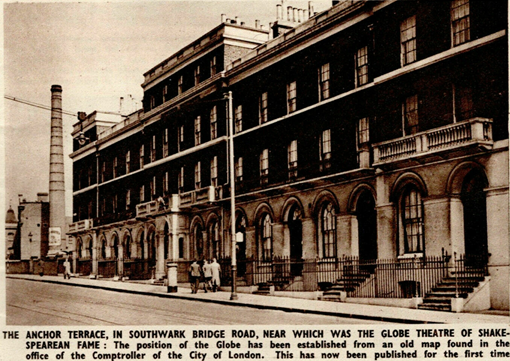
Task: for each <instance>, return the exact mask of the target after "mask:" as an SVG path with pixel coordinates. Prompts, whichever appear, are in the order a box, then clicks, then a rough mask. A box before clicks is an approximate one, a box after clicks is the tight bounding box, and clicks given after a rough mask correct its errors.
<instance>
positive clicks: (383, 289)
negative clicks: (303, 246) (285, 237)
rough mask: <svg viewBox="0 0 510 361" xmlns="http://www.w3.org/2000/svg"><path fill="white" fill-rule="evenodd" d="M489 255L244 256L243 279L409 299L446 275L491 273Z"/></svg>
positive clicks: (226, 270)
mask: <svg viewBox="0 0 510 361" xmlns="http://www.w3.org/2000/svg"><path fill="white" fill-rule="evenodd" d="M219 262H220V264H221V267H222V270H223V272H222V285H230V284H231V281H232V279H231V272H230V270H231V262H230V259H229V258H225V259H222V260H220V261H219ZM487 263H488V256H480V257H475V256H462V257H458V258H455V259H453V260H452V257H451V256H449V255H448V254H446V253H444V252H443V254H442V255H441V256H426V257H420V256H411V257H401V258H399V259H377V260H360V259H359V258H358V257H353V256H345V257H341V258H316V259H305V260H303V259H298V260H295V259H291V258H290V257H273V258H272V259H269V260H253V259H252V260H241V261H238V262H237V264H238V269H239V268H242V269H243V270H245V272H244V274H239V273H238V280H237V281H238V284H239V282H240V281H242V283H243V284H245V285H247V286H255V285H260V284H264V283H265V284H270V285H273V286H274V287H275V290H281V291H316V290H325V291H326V290H328V289H329V288H331V287H332V286H333V285H335V284H342V285H343V286H344V287H345V289H346V292H347V295H348V296H349V297H366V298H375V297H377V298H410V297H424V296H425V295H426V294H427V293H428V292H430V291H431V290H432V288H433V287H435V286H436V285H437V284H438V283H440V282H441V280H443V279H444V278H447V277H452V276H455V275H457V277H463V276H464V277H467V275H468V274H469V275H470V276H473V275H474V274H475V275H476V274H479V276H482V275H486V274H488V267H487Z"/></svg>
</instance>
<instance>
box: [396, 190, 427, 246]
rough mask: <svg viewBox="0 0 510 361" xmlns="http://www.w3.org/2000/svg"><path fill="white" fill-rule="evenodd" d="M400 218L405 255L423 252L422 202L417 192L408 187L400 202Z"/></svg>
mask: <svg viewBox="0 0 510 361" xmlns="http://www.w3.org/2000/svg"><path fill="white" fill-rule="evenodd" d="M400 217H401V222H402V223H401V224H402V231H403V232H401V234H402V235H403V242H404V244H403V246H404V252H405V253H417V252H423V246H424V238H423V202H422V198H421V193H420V192H419V190H418V189H417V188H416V187H415V186H413V185H411V186H408V187H407V188H406V189H405V190H404V192H403V194H402V200H401V209H400Z"/></svg>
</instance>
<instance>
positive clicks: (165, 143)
mask: <svg viewBox="0 0 510 361" xmlns="http://www.w3.org/2000/svg"><path fill="white" fill-rule="evenodd" d="M166 157H168V128H165V132H164V133H163V158H166Z"/></svg>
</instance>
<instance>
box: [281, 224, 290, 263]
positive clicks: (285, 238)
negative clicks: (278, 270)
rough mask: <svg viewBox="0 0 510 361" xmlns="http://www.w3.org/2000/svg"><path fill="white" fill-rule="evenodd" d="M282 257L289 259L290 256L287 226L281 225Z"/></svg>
mask: <svg viewBox="0 0 510 361" xmlns="http://www.w3.org/2000/svg"><path fill="white" fill-rule="evenodd" d="M281 255H282V256H284V257H289V256H290V230H289V224H288V223H283V224H282V253H281Z"/></svg>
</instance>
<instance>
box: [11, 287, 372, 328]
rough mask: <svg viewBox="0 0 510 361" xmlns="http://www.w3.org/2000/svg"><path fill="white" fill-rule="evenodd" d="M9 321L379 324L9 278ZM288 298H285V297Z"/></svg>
mask: <svg viewBox="0 0 510 361" xmlns="http://www.w3.org/2000/svg"><path fill="white" fill-rule="evenodd" d="M6 281H7V284H6V288H7V325H65V326H70V325H97V326H103V325H204V324H210V325H236V324H248V325H249V324H253V325H256V324H282V325H285V324H356V323H365V324H368V323H370V324H373V323H374V322H375V321H367V320H357V319H352V318H341V317H335V316H322V315H307V314H301V313H292V312H282V311H272V310H259V309H253V308H245V307H233V306H226V305H219V304H213V303H204V302H196V301H187V300H180V299H166V298H159V297H151V296H144V295H135V294H127V293H122V294H121V293H117V292H112V291H105V290H98V289H90V288H82V287H70V286H64V285H58V284H49V283H43V282H31V281H26V280H19V279H7V280H6ZM282 302H284V299H282Z"/></svg>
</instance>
